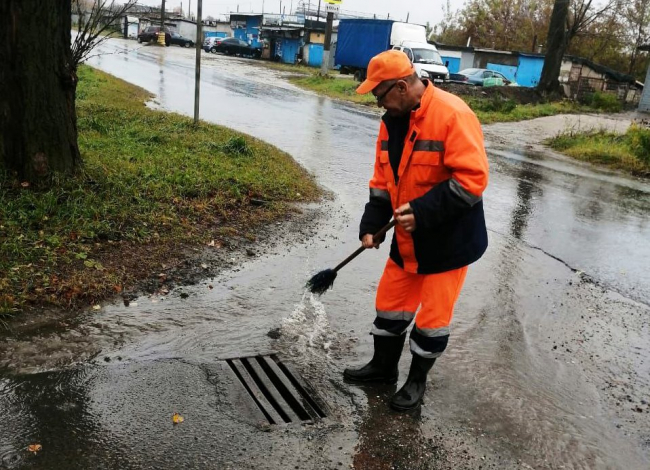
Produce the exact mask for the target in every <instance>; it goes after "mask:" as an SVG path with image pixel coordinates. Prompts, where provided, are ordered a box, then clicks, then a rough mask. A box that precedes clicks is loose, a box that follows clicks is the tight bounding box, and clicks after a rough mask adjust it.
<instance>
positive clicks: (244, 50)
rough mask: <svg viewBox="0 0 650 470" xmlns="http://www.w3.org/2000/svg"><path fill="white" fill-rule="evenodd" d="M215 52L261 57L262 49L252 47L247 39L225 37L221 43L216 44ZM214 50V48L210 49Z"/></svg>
mask: <svg viewBox="0 0 650 470" xmlns="http://www.w3.org/2000/svg"><path fill="white" fill-rule="evenodd" d="M214 49H215V52H223V53H224V54H229V55H240V56H242V57H243V56H248V57H261V56H262V49H261V48H259V47H252V46H251V45H250V44H248V43H247V42H246V41H242V40H241V39H237V38H225V39H223V40H222V41H221V42H220V43H219V44H217V45H215V46H214ZM210 50H212V49H210Z"/></svg>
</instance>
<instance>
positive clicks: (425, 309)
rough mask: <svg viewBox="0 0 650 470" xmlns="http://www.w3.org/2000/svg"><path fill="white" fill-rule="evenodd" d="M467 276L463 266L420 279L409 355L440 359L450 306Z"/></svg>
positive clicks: (446, 340) (444, 346)
mask: <svg viewBox="0 0 650 470" xmlns="http://www.w3.org/2000/svg"><path fill="white" fill-rule="evenodd" d="M466 275H467V266H465V267H464V268H460V269H454V270H452V271H447V272H444V273H438V274H426V275H422V277H423V278H424V280H423V282H422V291H421V296H422V307H421V308H420V311H419V312H418V314H417V316H416V317H415V327H414V328H413V330H412V331H411V341H410V344H411V352H412V353H413V354H417V355H418V356H421V357H424V358H429V359H433V358H436V357H440V356H441V355H442V353H443V352H444V350H445V349H446V348H447V342H448V341H449V325H450V324H451V318H452V316H453V312H454V304H455V303H456V300H458V296H459V295H460V291H461V289H462V287H463V283H464V282H465V276H466Z"/></svg>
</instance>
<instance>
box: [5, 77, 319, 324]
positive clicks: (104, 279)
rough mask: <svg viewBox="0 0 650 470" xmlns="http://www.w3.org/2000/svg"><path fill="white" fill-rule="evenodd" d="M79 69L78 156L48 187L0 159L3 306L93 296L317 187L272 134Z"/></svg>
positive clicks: (240, 229)
mask: <svg viewBox="0 0 650 470" xmlns="http://www.w3.org/2000/svg"><path fill="white" fill-rule="evenodd" d="M79 76H80V82H79V88H78V91H77V113H78V128H79V146H80V150H81V153H82V156H83V161H84V165H83V167H82V168H81V169H80V170H79V171H78V172H77V173H76V174H75V175H72V176H68V177H55V178H53V180H52V181H51V184H50V185H49V186H48V187H47V188H32V187H23V185H22V184H21V183H20V182H19V181H15V180H14V179H13V178H12V177H11V176H10V175H8V174H7V173H6V172H5V171H3V170H2V168H1V167H0V315H9V314H12V313H15V312H18V311H21V310H24V309H26V308H29V307H31V306H53V307H65V308H69V307H83V306H87V305H91V304H93V303H95V302H97V301H99V300H102V299H106V298H108V297H110V296H113V295H115V294H116V293H120V292H121V291H122V290H123V289H125V288H127V287H131V286H133V284H134V283H136V282H137V281H139V280H142V279H144V278H146V277H149V276H151V275H152V271H153V272H154V273H155V272H159V270H161V265H162V266H163V267H164V266H165V265H170V264H171V263H173V260H174V259H182V258H183V255H184V252H183V250H184V249H186V248H188V247H196V246H198V245H203V246H205V244H207V243H209V242H210V241H211V240H216V242H215V244H216V246H219V245H221V244H223V245H224V246H227V245H228V243H227V241H228V239H229V238H230V237H245V238H248V239H250V240H254V239H255V238H256V235H255V233H256V232H255V230H256V229H257V228H258V227H260V226H261V224H263V223H265V222H268V221H271V220H276V219H278V218H282V217H284V216H286V215H287V214H288V212H289V211H290V210H291V203H293V202H302V201H313V200H316V199H317V198H318V197H319V196H320V190H319V188H318V186H317V185H316V183H315V181H314V179H313V178H312V177H311V176H310V175H308V174H307V173H306V172H305V171H304V169H303V168H301V167H300V166H299V165H298V164H297V163H296V162H295V161H294V160H293V159H292V158H291V157H290V156H289V155H287V154H286V153H284V152H281V151H280V150H278V149H277V148H275V147H273V146H271V145H268V144H266V143H264V142H262V141H259V140H257V139H254V138H252V137H249V136H246V135H242V134H240V133H237V132H234V131H232V130H230V129H227V128H224V127H220V126H215V125H209V124H206V123H201V124H200V125H199V126H198V127H194V125H193V121H192V120H191V119H189V118H186V117H182V116H179V115H176V114H170V113H164V112H159V111H153V110H150V109H148V108H146V107H145V105H144V103H145V102H146V101H147V100H148V99H150V97H151V96H150V95H149V94H148V93H147V92H145V91H144V90H142V89H139V88H137V87H134V86H132V85H129V84H127V83H125V82H123V81H121V80H118V79H116V78H114V77H112V76H109V75H106V74H104V73H102V72H99V71H97V70H94V69H92V68H89V67H82V68H80V71H79Z"/></svg>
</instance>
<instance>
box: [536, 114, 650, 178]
mask: <svg viewBox="0 0 650 470" xmlns="http://www.w3.org/2000/svg"><path fill="white" fill-rule="evenodd" d="M546 143H547V144H548V145H550V146H551V148H553V149H555V150H558V151H560V152H562V153H564V154H566V155H569V156H571V157H573V158H576V159H578V160H583V161H587V162H591V163H598V164H602V165H606V166H609V167H613V168H618V169H622V170H624V171H627V172H629V173H632V174H633V175H636V176H644V177H650V129H643V128H640V127H636V126H631V127H630V128H629V129H628V131H627V132H626V133H625V134H615V133H611V132H607V131H603V130H599V131H591V132H585V133H574V132H566V133H563V134H560V135H557V136H555V137H553V138H552V139H549V140H548V141H547V142H546Z"/></svg>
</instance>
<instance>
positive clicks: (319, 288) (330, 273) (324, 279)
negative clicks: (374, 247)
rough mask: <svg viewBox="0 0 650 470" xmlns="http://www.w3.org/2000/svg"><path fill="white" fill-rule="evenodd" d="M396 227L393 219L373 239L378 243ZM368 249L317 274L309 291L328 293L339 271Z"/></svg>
mask: <svg viewBox="0 0 650 470" xmlns="http://www.w3.org/2000/svg"><path fill="white" fill-rule="evenodd" d="M411 213H412V211H411V210H409V211H404V212H403V213H402V214H403V215H405V214H411ZM395 225H397V220H396V219H393V220H391V221H390V222H389V223H388V224H386V225H385V226H384V227H383V228H382V229H381V230H379V232H377V233H375V234H374V235H373V236H372V238H373V240H374V241H377V240H379V239H381V238H382V237H383V236H384V235H386V232H388V231H389V230H390V229H392V228H393V227H394V226H395ZM366 249H367V248H364V247H363V245H362V246H360V247H359V248H357V250H356V251H355V252H354V253H352V254H351V255H350V256H348V257H347V258H345V259H344V260H343V261H341V263H340V264H339V265H338V266H337V267H335V268H334V269H325V270H323V271H321V272H319V273H317V274H315V275H314V276H313V277H312V278H311V279H310V280H309V281H307V289H309V291H310V292H311V293H312V294H318V295H323V294H324V293H325V292H327V290H328V289H330V288H331V287H332V286H333V285H334V280H335V279H336V275H337V273H338V271H339V269H341V268H343V267H344V266H345V265H346V264H348V263H349V262H350V261H352V260H353V259H354V258H356V257H357V256H359V255H360V254H361V253H363V252H364V251H365V250H366Z"/></svg>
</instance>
